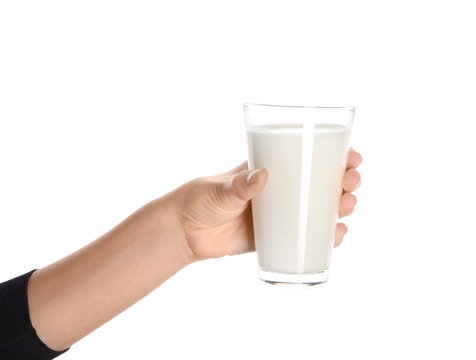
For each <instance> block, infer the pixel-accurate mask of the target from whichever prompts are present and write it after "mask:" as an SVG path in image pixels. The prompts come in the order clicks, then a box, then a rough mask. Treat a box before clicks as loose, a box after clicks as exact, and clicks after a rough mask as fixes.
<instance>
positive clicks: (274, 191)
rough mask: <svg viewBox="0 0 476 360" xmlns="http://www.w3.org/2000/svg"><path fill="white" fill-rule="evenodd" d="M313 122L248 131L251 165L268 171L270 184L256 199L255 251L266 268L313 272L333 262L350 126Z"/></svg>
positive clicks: (303, 272) (289, 272)
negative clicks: (331, 259)
mask: <svg viewBox="0 0 476 360" xmlns="http://www.w3.org/2000/svg"><path fill="white" fill-rule="evenodd" d="M306 126H311V128H310V129H309V128H306ZM312 127H314V126H313V124H311V125H306V124H305V125H304V129H303V128H302V127H301V126H299V125H279V126H274V125H273V126H262V127H255V128H252V129H250V130H248V148H249V152H248V153H249V157H250V158H249V165H250V169H258V168H266V169H267V170H268V171H269V179H268V183H267V185H266V187H265V188H264V190H263V192H262V193H261V194H260V195H259V196H257V197H256V198H254V199H253V200H252V207H253V208H252V209H253V223H254V233H255V242H256V250H257V252H258V260H259V266H260V267H261V268H262V269H263V270H265V271H272V272H279V273H287V274H309V273H318V272H321V271H323V270H326V269H327V268H328V267H329V261H330V255H331V251H332V248H333V246H334V233H335V226H336V222H337V216H338V206H339V200H340V196H341V193H342V177H343V175H344V172H345V167H346V158H347V149H348V142H349V137H350V130H349V129H347V128H345V127H344V126H340V125H328V124H319V125H315V128H314V131H313V129H312ZM303 154H304V156H302V155H303Z"/></svg>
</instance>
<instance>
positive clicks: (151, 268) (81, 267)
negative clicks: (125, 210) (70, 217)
mask: <svg viewBox="0 0 476 360" xmlns="http://www.w3.org/2000/svg"><path fill="white" fill-rule="evenodd" d="M191 255H192V254H191V253H190V248H189V247H188V245H187V241H186V239H185V236H184V235H183V232H182V231H181V230H180V224H179V223H178V220H177V217H176V216H175V211H174V207H173V203H172V201H171V199H170V198H169V197H167V196H166V197H163V198H160V199H158V200H155V201H153V202H151V203H149V204H147V205H145V206H144V207H142V208H141V209H139V210H138V211H136V212H135V213H134V214H132V215H131V216H129V217H128V218H127V219H125V220H124V221H123V222H122V223H120V224H119V225H118V226H116V227H115V228H114V229H112V230H111V231H109V232H108V233H106V234H105V235H103V236H101V237H100V238H99V239H97V240H96V241H94V242H92V243H91V244H89V245H87V246H86V247H84V248H82V249H80V250H78V251H76V252H75V253H73V254H71V255H69V256H67V257H65V258H64V259H61V260H60V261H58V262H55V263H53V264H51V265H49V266H47V267H45V268H42V269H40V270H38V271H36V272H35V273H34V274H33V275H32V277H31V279H30V283H29V287H28V298H29V307H30V316H31V320H32V324H33V326H34V327H35V329H36V331H37V334H38V336H39V337H40V338H41V339H42V340H43V342H44V343H45V344H47V345H48V346H49V347H50V348H52V349H56V350H62V349H65V348H67V347H69V346H71V345H72V344H73V343H75V342H76V341H78V340H79V339H81V338H83V337H84V336H86V335H87V334H89V333H90V332H91V331H93V330H95V329H96V328H98V327H99V326H101V325H102V324H104V323H105V322H107V321H109V320H110V319H112V318H113V317H115V316H116V315H118V314H119V313H121V312H122V311H123V310H125V309H127V308H128V307H130V306H131V305H133V304H134V303H136V302H137V301H139V300H140V299H141V298H143V297H144V296H145V295H147V294H148V293H150V292H151V291H152V290H154V289H155V288H157V287H158V286H159V285H160V284H162V283H163V282H164V281H165V280H167V279H168V278H169V277H171V276H172V275H173V274H175V273H176V272H178V271H179V270H180V269H182V268H183V267H185V266H186V265H187V264H189V263H190V262H191V261H192V260H191V259H192V256H191Z"/></svg>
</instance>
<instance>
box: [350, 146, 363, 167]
mask: <svg viewBox="0 0 476 360" xmlns="http://www.w3.org/2000/svg"><path fill="white" fill-rule="evenodd" d="M360 164H362V155H360V154H359V153H358V152H357V151H355V150H354V148H350V150H349V154H348V156H347V169H352V168H354V169H355V168H357V167H358V166H359V165H360Z"/></svg>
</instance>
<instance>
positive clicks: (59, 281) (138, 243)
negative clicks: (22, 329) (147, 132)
mask: <svg viewBox="0 0 476 360" xmlns="http://www.w3.org/2000/svg"><path fill="white" fill-rule="evenodd" d="M348 159H349V160H348V171H347V172H346V174H345V176H344V181H343V184H344V185H343V186H344V193H343V196H342V199H341V206H340V215H341V217H342V216H347V215H349V214H350V213H351V212H352V210H353V208H354V206H355V203H356V198H355V196H354V195H352V194H350V192H351V191H353V190H355V189H356V188H357V187H358V186H359V184H360V175H359V173H358V172H357V171H356V170H355V168H356V167H357V166H358V165H359V164H360V162H361V161H362V158H361V156H360V155H359V154H358V153H356V152H355V151H351V152H350V153H349V157H348ZM267 177H268V174H267V172H266V170H259V171H256V170H255V171H249V170H248V169H247V166H246V163H244V164H242V165H240V166H238V167H237V168H235V169H233V170H230V171H228V172H226V173H224V174H221V175H217V176H211V177H205V178H200V179H196V180H193V181H190V182H188V183H186V184H184V185H183V186H181V187H179V188H178V189H176V190H175V191H173V192H171V193H169V194H167V195H165V196H163V197H161V198H159V199H156V200H154V201H152V202H150V203H148V204H146V205H145V206H143V207H142V208H140V209H139V210H137V211H136V212H135V213H133V214H132V215H131V216H129V217H128V218H127V219H125V220H124V221H123V222H122V223H120V224H119V225H117V226H116V227H115V228H114V229H112V230H111V231H109V232H108V233H106V234H105V235H103V236H101V237H100V238H99V239H97V240H96V241H94V242H92V243H91V244H89V245H87V246H85V247H84V248H82V249H80V250H78V251H76V252H75V253H73V254H71V255H69V256H67V257H65V258H63V259H61V260H59V261H57V262H55V263H53V264H51V265H49V266H46V267H44V268H42V269H40V270H38V271H36V272H35V273H33V275H32V277H31V279H30V282H29V285H28V299H29V307H30V318H31V322H32V324H33V327H34V328H35V329H36V332H37V334H38V336H39V338H40V339H41V340H42V341H43V342H44V343H45V344H46V345H48V347H50V348H51V349H54V350H63V349H66V348H68V347H69V346H71V345H72V344H74V343H75V342H77V341H78V340H80V339H81V338H83V337H84V336H86V335H87V334H89V333H90V332H92V331H93V330H95V329H96V328H98V327H100V326H101V325H102V324H104V323H106V322H107V321H109V320H110V319H112V318H113V317H115V316H116V315H118V314H119V313H121V312H122V311H124V310H125V309H127V308H128V307H130V306H131V305H133V304H134V303H136V302H137V301H139V300H140V299H141V298H143V297H144V296H146V295H147V294H149V293H150V292H151V291H152V290H154V289H155V288H156V287H158V286H159V285H160V284H162V283H163V282H164V281H166V280H167V279H168V278H169V277H171V276H172V275H173V274H175V273H176V272H178V271H179V270H180V269H182V268H183V267H185V266H186V265H188V264H190V263H192V262H194V261H197V260H202V259H207V258H213V257H221V256H224V255H234V254H240V253H244V252H248V251H252V250H254V239H253V228H252V220H251V207H250V206H249V205H250V202H249V200H250V199H251V198H252V197H254V196H256V195H257V194H259V193H260V192H261V191H262V190H263V188H264V186H265V184H266V181H267ZM346 231H347V229H346V227H345V225H343V224H338V226H337V229H336V239H335V245H336V246H338V245H339V244H340V243H341V242H342V238H343V236H344V234H345V232H346Z"/></svg>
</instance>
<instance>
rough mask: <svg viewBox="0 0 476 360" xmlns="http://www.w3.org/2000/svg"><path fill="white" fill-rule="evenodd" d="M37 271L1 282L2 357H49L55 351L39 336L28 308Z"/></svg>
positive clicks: (42, 359)
mask: <svg viewBox="0 0 476 360" xmlns="http://www.w3.org/2000/svg"><path fill="white" fill-rule="evenodd" d="M34 271H35V270H33V271H30V272H29V273H26V274H24V275H21V276H19V277H16V278H14V279H11V280H8V281H5V282H3V283H0V359H2V360H15V359H22V360H28V359H31V360H49V359H53V358H55V357H57V356H58V355H61V354H62V353H64V352H65V351H67V350H68V349H67V350H65V351H61V352H59V351H54V350H51V349H50V348H49V347H48V346H46V345H45V344H44V343H43V342H42V341H41V340H40V338H39V337H38V336H37V335H36V331H35V329H34V328H33V325H32V324H31V320H30V311H29V308H28V292H27V289H28V280H29V279H30V276H31V274H33V272H34Z"/></svg>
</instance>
